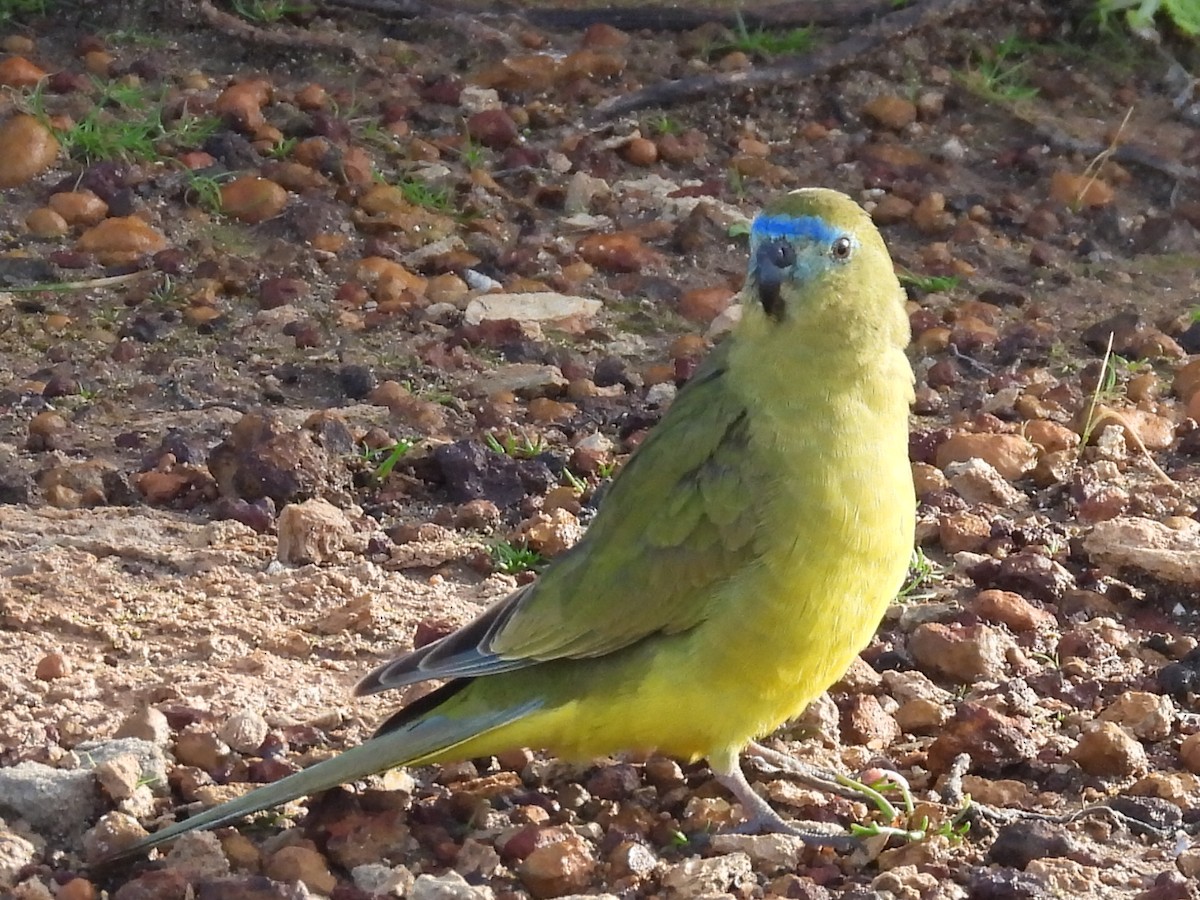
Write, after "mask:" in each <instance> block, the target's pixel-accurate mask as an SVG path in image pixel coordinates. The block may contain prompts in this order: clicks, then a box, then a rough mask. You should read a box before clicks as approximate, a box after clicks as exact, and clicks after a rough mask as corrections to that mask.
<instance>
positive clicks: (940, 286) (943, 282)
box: [896, 269, 961, 294]
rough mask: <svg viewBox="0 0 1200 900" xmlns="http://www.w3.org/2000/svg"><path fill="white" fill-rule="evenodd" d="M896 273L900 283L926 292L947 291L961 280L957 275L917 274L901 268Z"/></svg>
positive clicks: (938, 292) (941, 292) (937, 292)
mask: <svg viewBox="0 0 1200 900" xmlns="http://www.w3.org/2000/svg"><path fill="white" fill-rule="evenodd" d="M896 274H897V276H898V277H899V278H900V283H901V284H902V285H904V286H905V287H908V286H912V287H914V288H916V289H917V290H918V291H921V292H923V293H926V294H944V293H947V292H949V291H952V290H954V289H955V288H956V287H958V285H959V282H960V281H961V279H960V278H959V277H958V276H957V275H918V274H917V273H916V272H910V271H908V269H901V270H900V271H899V272H897V273H896Z"/></svg>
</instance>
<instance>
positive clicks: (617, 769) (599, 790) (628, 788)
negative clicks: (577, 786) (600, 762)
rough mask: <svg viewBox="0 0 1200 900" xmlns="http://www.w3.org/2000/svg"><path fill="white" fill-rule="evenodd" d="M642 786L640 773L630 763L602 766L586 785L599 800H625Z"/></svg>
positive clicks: (589, 791) (589, 778)
mask: <svg viewBox="0 0 1200 900" xmlns="http://www.w3.org/2000/svg"><path fill="white" fill-rule="evenodd" d="M641 786H642V779H641V775H640V773H639V772H638V770H637V769H636V768H635V767H634V766H631V765H629V764H628V763H619V764H617V765H612V766H601V767H600V768H599V769H597V770H596V771H595V772H593V773H592V774H591V775H590V776H588V779H587V782H586V783H585V785H584V787H586V788H587V790H588V793H590V794H591V795H592V796H593V797H596V798H597V799H599V800H624V799H626V798H627V797H629V795H630V794H632V793H633V792H634V791H636V790H637V789H638V788H640V787H641Z"/></svg>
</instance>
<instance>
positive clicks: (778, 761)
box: [746, 742, 915, 816]
mask: <svg viewBox="0 0 1200 900" xmlns="http://www.w3.org/2000/svg"><path fill="white" fill-rule="evenodd" d="M746 751H747V752H748V753H750V754H751V755H752V756H757V757H758V758H759V759H761V760H764V761H765V762H767V763H769V764H770V765H772V766H775V767H776V768H778V769H780V770H781V771H783V772H786V773H787V774H788V775H791V776H792V777H794V778H796V779H797V780H798V781H802V782H803V783H804V784H807V785H809V786H810V787H814V788H817V789H818V790H822V791H826V792H828V793H830V794H835V795H837V796H839V797H845V798H847V799H850V800H864V799H865V800H866V801H867V802H868V803H871V804H873V805H876V806H879V805H881V804H886V806H887V807H890V806H891V804H889V803H888V802H887V801H886V800H884V799H883V796H882V795H881V794H880V793H879V791H877V790H875V789H874V788H872V787H871V786H870V785H867V784H864V783H863V782H861V781H855V780H854V779H853V778H847V777H846V776H845V775H840V774H838V773H836V772H823V771H822V770H820V769H817V768H814V767H813V766H808V765H805V764H804V763H802V762H800V761H799V760H798V759H793V758H792V757H790V756H788V755H787V754H786V753H780V752H779V751H778V750H772V749H771V748H770V747H764V746H763V745H762V744H759V743H756V742H752V743H751V744H749V745H748V746H747V747H746ZM871 775H872V776H873V777H872V783H878V782H880V781H889V782H891V783H892V784H894V785H896V787H897V788H899V790H900V796H901V799H902V802H903V806H904V809H905V811H907V812H909V813H911V812H912V810H913V807H914V805H915V803H914V800H913V795H912V788H910V787H909V784H908V779H907V778H905V777H904V776H903V775H901V774H900V773H899V772H894V771H892V770H891V769H872V770H871ZM885 812H886V809H885ZM892 812H893V816H894V814H895V811H894V809H893V811H892Z"/></svg>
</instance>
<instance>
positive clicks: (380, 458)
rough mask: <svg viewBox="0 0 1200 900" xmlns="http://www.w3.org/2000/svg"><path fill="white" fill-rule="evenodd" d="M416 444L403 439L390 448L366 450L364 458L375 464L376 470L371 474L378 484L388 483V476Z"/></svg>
mask: <svg viewBox="0 0 1200 900" xmlns="http://www.w3.org/2000/svg"><path fill="white" fill-rule="evenodd" d="M414 446H415V444H414V443H413V442H412V441H407V440H404V439H403V438H401V439H400V440H397V441H396V443H394V444H392V445H391V446H390V447H380V448H379V449H377V450H364V452H363V457H364V458H365V459H366V460H367V461H368V462H369V463H373V464H374V466H375V468H374V470H373V471H372V472H371V474H372V476H374V478H375V480H376V481H378V482H382V481H387V479H388V476H389V475H391V474H392V470H393V469H395V468H396V464H397V463H398V462H400V460H402V459H403V458H404V457H405V456H406V455H408V453H409V451H410V450H412V448H413V447H414Z"/></svg>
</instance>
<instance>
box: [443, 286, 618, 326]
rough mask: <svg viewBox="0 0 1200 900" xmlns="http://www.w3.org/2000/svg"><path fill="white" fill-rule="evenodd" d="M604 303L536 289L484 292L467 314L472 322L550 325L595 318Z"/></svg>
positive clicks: (466, 316)
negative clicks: (504, 292)
mask: <svg viewBox="0 0 1200 900" xmlns="http://www.w3.org/2000/svg"><path fill="white" fill-rule="evenodd" d="M603 307H604V304H603V303H602V302H600V301H599V300H593V299H591V298H589V297H573V296H571V295H570V294H559V293H556V292H554V291H535V292H533V293H529V294H484V295H483V296H482V297H476V298H475V299H474V300H472V301H471V302H470V303H469V304H468V305H467V310H466V313H465V314H464V316H463V319H464V321H465V322H466V323H467V324H468V325H478V324H479V323H481V322H485V321H496V320H500V319H515V320H516V321H518V322H538V323H540V324H543V325H547V326H549V327H556V326H558V327H561V326H564V325H570V324H578V323H579V322H580V320H588V319H591V318H593V317H594V316H595V315H596V313H598V312H600V310H601V309H603Z"/></svg>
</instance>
